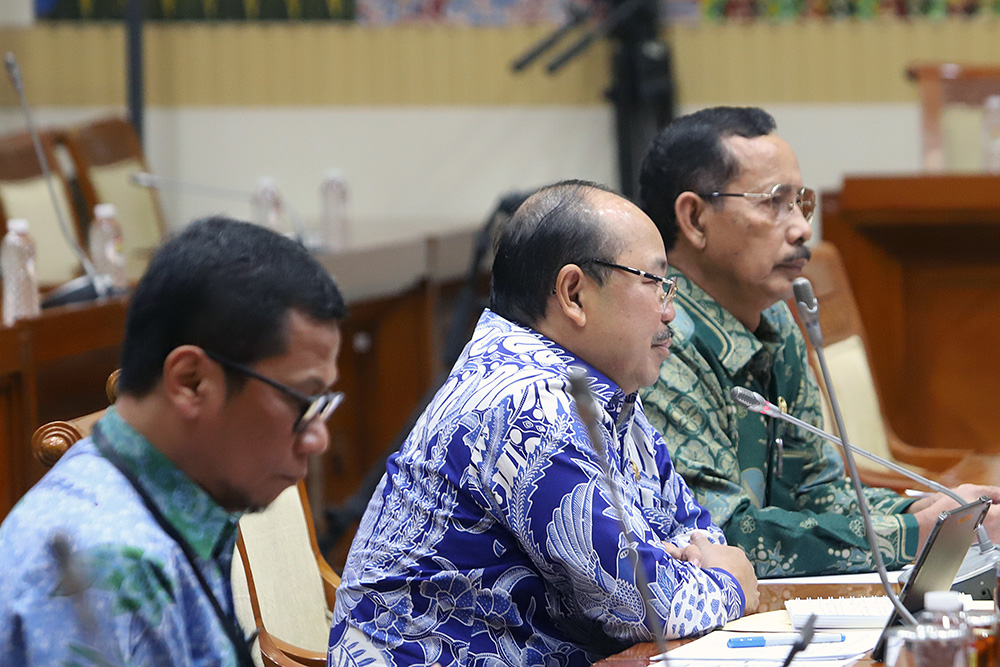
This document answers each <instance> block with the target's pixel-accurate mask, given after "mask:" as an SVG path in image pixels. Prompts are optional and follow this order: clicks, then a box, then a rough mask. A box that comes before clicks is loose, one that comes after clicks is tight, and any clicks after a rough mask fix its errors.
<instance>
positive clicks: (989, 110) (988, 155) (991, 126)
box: [983, 95, 1000, 174]
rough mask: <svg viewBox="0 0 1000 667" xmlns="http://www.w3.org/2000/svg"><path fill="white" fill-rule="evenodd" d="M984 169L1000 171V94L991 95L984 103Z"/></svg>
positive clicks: (994, 171) (992, 171)
mask: <svg viewBox="0 0 1000 667" xmlns="http://www.w3.org/2000/svg"><path fill="white" fill-rule="evenodd" d="M983 169H984V170H986V171H987V172H989V173H991V174H997V173H1000V95H990V96H989V97H987V98H986V101H985V102H984V103H983Z"/></svg>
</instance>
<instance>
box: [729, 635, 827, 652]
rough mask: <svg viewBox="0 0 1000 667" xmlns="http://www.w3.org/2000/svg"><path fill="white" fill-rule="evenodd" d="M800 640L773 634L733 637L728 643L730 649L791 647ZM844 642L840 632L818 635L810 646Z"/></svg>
mask: <svg viewBox="0 0 1000 667" xmlns="http://www.w3.org/2000/svg"><path fill="white" fill-rule="evenodd" d="M798 640H799V635H789V634H777V633H776V634H772V635H753V636H751V637H733V638H731V639H730V640H729V641H727V642H726V646H728V647H729V648H749V647H751V646H789V645H791V644H794V643H795V642H797V641H798ZM842 641H844V635H843V634H842V633H839V632H826V633H822V632H819V633H816V634H814V635H813V638H812V641H811V642H809V643H810V644H828V643H831V642H842Z"/></svg>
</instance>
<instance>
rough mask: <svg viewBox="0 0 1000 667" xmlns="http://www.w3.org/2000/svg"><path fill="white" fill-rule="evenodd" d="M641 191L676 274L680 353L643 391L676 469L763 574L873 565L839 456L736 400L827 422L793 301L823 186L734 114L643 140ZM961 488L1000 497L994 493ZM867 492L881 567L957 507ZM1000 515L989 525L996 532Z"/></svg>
mask: <svg viewBox="0 0 1000 667" xmlns="http://www.w3.org/2000/svg"><path fill="white" fill-rule="evenodd" d="M640 192H641V203H642V206H643V208H644V210H645V211H646V212H647V213H648V214H649V216H650V218H652V220H653V222H655V223H656V225H657V227H658V228H659V231H660V234H661V236H662V238H663V243H664V245H665V246H666V248H667V252H668V256H669V258H670V265H671V268H672V272H671V276H672V277H675V278H677V280H678V297H677V319H676V320H675V322H674V325H673V326H674V329H675V331H676V337H675V339H674V348H673V353H672V355H671V357H670V359H668V360H667V362H666V363H664V364H663V366H662V368H661V369H660V377H659V380H658V381H657V382H656V384H654V385H653V386H652V387H650V388H649V389H647V390H645V391H644V392H643V402H644V404H645V405H646V411H647V414H648V415H649V419H650V422H651V423H652V424H653V425H654V426H655V427H656V428H658V429H659V430H660V431H661V433H662V434H663V437H664V440H666V442H667V444H668V446H669V447H670V451H671V455H672V458H673V461H674V463H675V465H676V466H677V469H678V470H679V471H680V472H681V473H682V474H683V475H684V477H685V479H686V480H687V482H688V484H689V485H690V486H691V488H692V489H693V490H694V492H695V496H696V497H697V498H698V501H699V502H700V503H701V504H702V505H704V506H705V507H706V508H707V509H708V510H709V511H710V512H711V514H712V519H713V520H714V521H715V522H716V523H718V524H719V525H720V526H722V527H723V529H724V530H725V533H726V538H727V540H728V541H729V543H730V544H735V545H739V546H740V547H742V548H743V550H744V551H745V552H746V553H747V555H748V556H749V557H750V560H751V561H752V562H753V563H754V566H755V568H756V572H757V576H759V577H781V576H792V575H804V574H820V573H834V572H857V571H870V570H872V569H874V564H873V562H872V558H871V553H870V551H869V548H868V542H867V540H866V539H865V532H864V525H863V523H862V519H861V515H860V513H859V511H858V508H857V497H856V495H855V493H854V490H853V488H852V486H851V484H850V481H849V480H847V479H846V478H845V477H844V466H843V463H842V460H841V457H840V454H839V452H837V451H836V450H835V449H834V447H833V445H831V444H829V443H826V442H825V441H823V440H821V439H820V438H818V437H817V436H814V435H811V434H809V433H806V432H803V431H801V430H798V429H795V428H794V427H791V426H786V425H785V424H784V422H781V421H779V420H772V419H767V418H765V417H763V416H761V415H758V414H756V413H748V412H747V410H746V409H745V408H743V407H741V406H737V405H735V404H734V403H733V402H732V401H731V400H730V397H729V392H730V389H732V387H734V386H742V387H747V388H749V389H752V390H753V391H756V392H758V393H760V394H761V395H763V396H764V397H765V398H767V399H768V400H770V401H771V402H773V403H775V404H777V405H778V406H780V407H782V408H784V409H787V411H788V412H789V413H791V414H792V415H794V416H796V417H798V418H799V419H802V420H805V421H807V422H810V423H812V424H815V425H816V426H822V414H821V408H820V400H821V399H820V394H819V389H818V387H817V385H816V382H815V379H814V378H813V375H812V373H811V371H810V369H809V366H808V363H807V360H806V359H807V357H806V347H805V344H804V342H803V338H802V334H801V332H800V331H799V328H798V327H797V326H796V324H795V322H794V320H793V319H792V315H791V313H790V312H789V310H788V307H787V306H786V305H785V303H784V300H785V299H787V298H789V297H790V296H791V294H792V281H793V280H794V279H795V278H797V277H798V276H799V275H800V274H801V273H802V269H803V267H804V266H805V265H806V263H807V262H808V261H809V258H810V252H809V249H808V248H807V247H806V242H807V241H808V240H809V239H810V238H811V236H812V228H811V226H810V222H811V220H812V217H813V213H814V212H815V208H816V192H815V191H814V190H812V189H811V188H808V187H804V185H803V182H802V175H801V174H800V173H799V165H798V161H797V159H796V157H795V153H794V152H793V151H792V149H791V147H790V146H789V145H788V143H786V142H785V141H784V140H783V139H782V138H781V137H779V136H778V135H777V134H776V133H775V122H774V119H773V118H772V117H771V116H770V115H769V114H768V113H766V112H765V111H763V110H761V109H754V108H730V107H717V108H711V109H705V110H702V111H699V112H697V113H694V114H691V115H688V116H683V117H681V118H678V119H677V120H675V121H674V122H673V123H671V124H670V125H669V126H668V127H667V128H666V129H664V130H663V131H662V132H661V133H660V135H659V136H657V137H656V139H654V141H653V143H652V145H651V146H650V148H649V151H648V153H647V154H646V157H645V159H644V160H643V164H642V169H641V174H640ZM957 491H958V492H959V493H960V494H961V495H962V496H963V497H965V498H967V499H968V500H970V501H971V500H974V499H976V498H978V497H979V496H981V495H984V494H985V495H989V496H991V497H992V498H993V499H994V502H996V501H998V500H1000V489H997V488H995V487H982V486H971V485H963V486H960V487H958V489H957ZM866 495H867V498H868V501H869V503H870V505H871V507H872V510H873V512H872V514H873V519H874V523H875V527H876V531H877V533H878V539H879V542H880V544H881V545H882V546H881V549H882V554H883V558H884V559H885V562H886V565H887V566H889V567H897V568H898V567H901V566H902V565H904V564H906V563H909V562H911V561H912V560H913V558H914V557H915V556H916V554H917V551H918V549H919V547H920V545H921V544H922V543H923V542H924V540H925V539H926V538H927V535H928V534H929V531H930V528H931V526H932V525H933V523H934V520H935V518H936V517H937V515H938V513H940V512H941V511H942V510H944V509H948V508H950V507H953V506H955V503H954V501H952V500H950V499H948V498H945V497H943V496H941V495H940V494H938V495H935V496H932V497H930V498H925V499H922V500H920V501H916V502H914V500H912V499H908V498H904V497H901V496H899V495H897V494H896V493H895V492H893V491H890V490H887V489H868V490H867V491H866ZM998 514H1000V508H993V509H991V510H990V514H989V518H988V519H987V525H988V526H989V527H990V532H991V534H992V535H993V536H994V539H995V538H996V537H997V536H998V535H997V533H998V531H997V522H998V519H1000V516H998Z"/></svg>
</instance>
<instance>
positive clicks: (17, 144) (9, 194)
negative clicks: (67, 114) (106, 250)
mask: <svg viewBox="0 0 1000 667" xmlns="http://www.w3.org/2000/svg"><path fill="white" fill-rule="evenodd" d="M39 134H40V137H39V138H40V140H41V144H42V150H43V151H45V156H46V158H47V160H48V163H49V167H50V169H51V170H52V175H53V177H54V178H55V179H56V182H55V184H54V185H55V193H56V200H57V201H58V202H59V204H58V205H59V207H60V208H61V209H62V212H63V214H64V216H65V218H66V221H67V222H68V223H69V224H70V226H71V227H72V229H71V230H70V232H71V233H72V234H73V235H74V237H75V238H76V241H77V242H78V243H81V242H82V241H83V233H82V226H81V224H80V220H79V219H77V217H76V211H75V208H74V207H73V206H72V205H71V204H70V202H72V201H73V198H72V194H71V191H70V189H69V185H68V181H67V179H66V178H65V175H64V174H63V172H62V170H61V169H60V167H59V161H58V160H57V159H56V152H55V146H56V138H55V135H54V134H53V133H51V132H41V133H39ZM10 218H25V219H26V220H28V224H29V225H31V234H32V236H33V237H34V239H35V255H36V257H35V271H36V272H37V275H38V282H39V284H40V285H42V286H43V287H54V286H56V285H59V284H61V283H64V282H66V281H67V280H69V279H71V278H73V277H75V276H77V275H80V272H81V270H82V269H81V267H80V261H79V258H78V257H77V256H76V253H75V252H74V250H73V248H72V246H70V244H69V243H68V242H67V241H66V237H65V235H64V234H63V232H62V229H61V227H60V225H59V217H58V214H57V213H56V209H55V204H53V202H52V197H51V196H50V194H49V187H48V183H47V182H46V180H45V176H44V172H43V171H42V167H41V165H40V164H39V162H38V156H37V155H36V154H35V148H34V145H33V144H32V141H31V136H30V135H29V134H28V133H27V132H23V133H21V134H13V135H8V136H5V137H2V138H0V222H3V228H2V229H0V233H6V231H7V225H6V221H7V220H8V219H10Z"/></svg>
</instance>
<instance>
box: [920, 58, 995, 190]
mask: <svg viewBox="0 0 1000 667" xmlns="http://www.w3.org/2000/svg"><path fill="white" fill-rule="evenodd" d="M906 74H907V77H908V78H909V79H910V80H911V81H915V82H916V83H917V87H918V90H919V94H920V123H921V136H922V140H923V164H924V168H925V169H927V170H928V171H944V170H946V169H947V170H960V171H980V170H981V169H982V166H983V162H982V160H983V153H982V107H983V102H984V101H985V100H986V98H987V97H989V96H991V95H1000V66H991V65H958V64H955V63H919V64H915V65H912V66H911V67H909V68H907V70H906Z"/></svg>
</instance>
